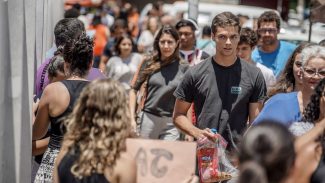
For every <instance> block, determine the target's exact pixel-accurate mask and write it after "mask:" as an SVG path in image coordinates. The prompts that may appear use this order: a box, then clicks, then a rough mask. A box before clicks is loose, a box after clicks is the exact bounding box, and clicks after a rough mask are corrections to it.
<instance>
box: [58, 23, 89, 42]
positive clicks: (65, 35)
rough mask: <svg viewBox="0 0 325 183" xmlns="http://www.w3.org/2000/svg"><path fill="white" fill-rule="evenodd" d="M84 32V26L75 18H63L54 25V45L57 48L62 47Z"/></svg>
mask: <svg viewBox="0 0 325 183" xmlns="http://www.w3.org/2000/svg"><path fill="white" fill-rule="evenodd" d="M85 31H86V30H85V26H84V24H83V23H82V22H81V21H80V20H78V19H77V18H64V19H62V20H60V21H59V22H58V23H57V24H56V25H55V28H54V36H55V44H56V46H57V47H59V46H64V45H65V44H66V43H67V42H70V41H71V40H73V39H75V38H77V37H79V36H80V35H81V34H82V33H84V32H85Z"/></svg>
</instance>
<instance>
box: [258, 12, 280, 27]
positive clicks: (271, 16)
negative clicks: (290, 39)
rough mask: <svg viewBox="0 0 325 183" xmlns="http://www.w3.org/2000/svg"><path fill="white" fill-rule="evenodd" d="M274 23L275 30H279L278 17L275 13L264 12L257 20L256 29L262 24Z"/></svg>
mask: <svg viewBox="0 0 325 183" xmlns="http://www.w3.org/2000/svg"><path fill="white" fill-rule="evenodd" d="M273 21H275V23H276V28H277V29H278V30H280V16H279V15H278V14H277V13H275V11H265V12H264V13H262V15H261V16H260V17H259V18H258V19H257V28H260V27H261V24H262V22H273Z"/></svg>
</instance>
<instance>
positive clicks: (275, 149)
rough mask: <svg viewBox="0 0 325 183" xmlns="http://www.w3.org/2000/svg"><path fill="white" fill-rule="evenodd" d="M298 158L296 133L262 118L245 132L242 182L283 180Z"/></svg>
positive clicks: (241, 160)
mask: <svg viewBox="0 0 325 183" xmlns="http://www.w3.org/2000/svg"><path fill="white" fill-rule="evenodd" d="M294 160H295V150H294V137H293V135H292V134H291V133H290V132H289V130H288V129H287V128H286V127H285V126H284V125H282V124H280V123H278V122H271V121H265V122H262V123H260V124H258V125H256V126H253V127H252V128H250V129H249V130H248V131H247V133H246V135H245V136H244V139H243V142H242V144H241V148H240V154H239V161H240V163H241V174H240V177H239V182H240V183H244V182H250V183H251V182H265V181H263V180H266V182H274V183H275V182H281V181H282V180H283V179H284V178H286V176H287V175H288V172H289V170H290V168H291V167H292V166H293V164H294ZM257 179H258V180H257Z"/></svg>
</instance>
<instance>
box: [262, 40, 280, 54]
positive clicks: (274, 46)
mask: <svg viewBox="0 0 325 183" xmlns="http://www.w3.org/2000/svg"><path fill="white" fill-rule="evenodd" d="M279 44H280V41H279V40H276V41H275V43H274V44H271V45H265V44H263V45H262V46H261V48H260V49H261V50H262V51H264V52H267V53H271V52H274V51H275V50H276V49H277V48H278V46H279Z"/></svg>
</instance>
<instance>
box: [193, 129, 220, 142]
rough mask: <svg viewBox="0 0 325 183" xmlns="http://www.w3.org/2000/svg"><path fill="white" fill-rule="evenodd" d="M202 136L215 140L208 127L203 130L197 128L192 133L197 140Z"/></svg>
mask: <svg viewBox="0 0 325 183" xmlns="http://www.w3.org/2000/svg"><path fill="white" fill-rule="evenodd" d="M204 137H207V138H208V139H209V140H211V141H214V142H215V141H216V140H217V139H216V135H215V134H214V133H213V132H212V131H211V130H210V129H209V128H206V129H204V130H201V129H198V131H197V133H196V134H195V135H194V138H196V139H198V140H199V139H201V138H204Z"/></svg>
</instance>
